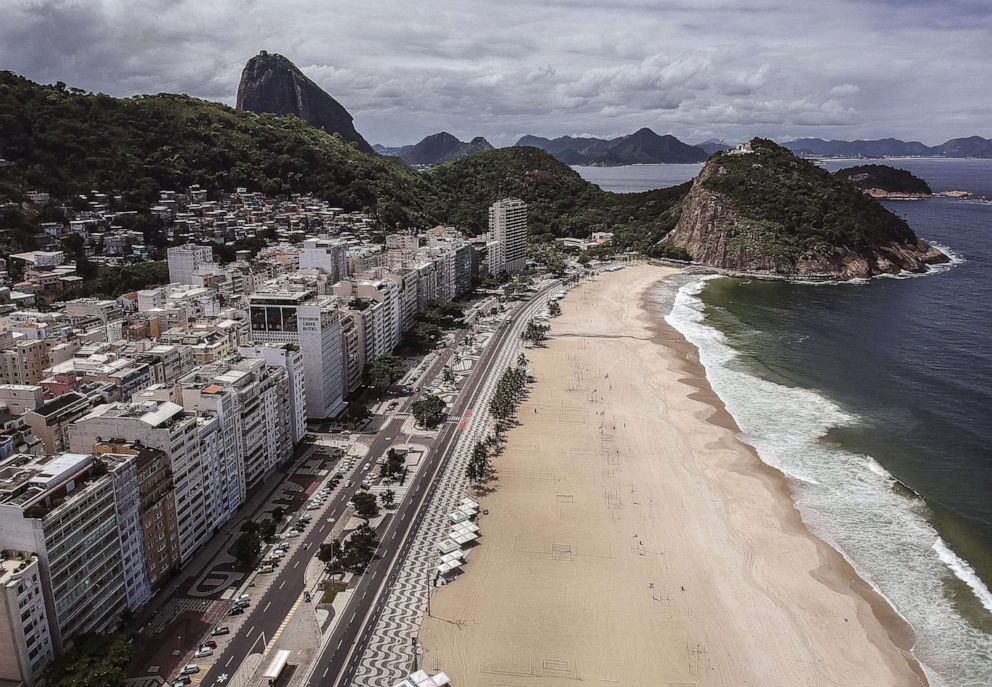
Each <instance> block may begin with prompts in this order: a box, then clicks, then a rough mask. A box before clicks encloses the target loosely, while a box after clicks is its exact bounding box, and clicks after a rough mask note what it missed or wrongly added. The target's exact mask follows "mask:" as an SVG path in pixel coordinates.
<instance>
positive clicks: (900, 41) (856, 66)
mask: <svg viewBox="0 0 992 687" xmlns="http://www.w3.org/2000/svg"><path fill="white" fill-rule="evenodd" d="M990 33H992V9H990V6H989V5H988V4H987V3H982V2H974V1H973V0H947V1H946V2H942V3H927V2H904V1H902V0H822V1H821V2H817V3H796V2H791V1H790V0H751V1H750V2H748V3H746V4H744V3H737V2H733V0H612V1H611V2H602V1H601V0H502V1H501V2H499V3H494V2H491V1H490V0H460V1H459V2H457V3H452V2H449V1H448V0H420V1H419V2H417V3H408V2H401V1H400V0H336V1H335V2H334V3H327V2H325V1H323V0H249V1H246V0H211V2H202V0H179V1H178V2H176V1H169V0H128V1H125V0H6V2H5V3H4V10H3V21H2V22H0V65H2V66H3V67H4V68H10V69H13V70H15V71H18V72H20V73H23V74H25V75H26V76H28V77H29V78H33V79H36V80H39V81H43V82H53V81H56V80H62V81H65V82H67V83H70V84H72V85H77V86H80V87H83V88H87V89H91V90H95V91H103V92H107V93H111V94H114V95H122V96H123V95H130V94H134V93H141V92H159V91H182V92H188V93H190V94H192V95H196V96H198V97H204V98H209V99H214V100H222V101H224V102H227V103H229V104H233V101H234V96H235V93H236V90H237V82H238V78H239V75H240V70H241V66H242V65H243V63H244V62H245V60H247V59H248V57H250V56H251V55H253V54H254V53H256V52H257V51H258V50H260V49H265V50H269V51H272V52H280V53H282V54H285V55H286V56H287V57H289V58H290V59H292V60H293V61H294V62H296V64H297V65H299V66H300V68H301V69H303V70H304V72H306V73H307V74H308V75H309V76H310V77H311V78H312V79H314V80H315V81H316V82H317V83H319V84H320V85H321V86H323V87H324V88H326V89H327V90H328V91H329V92H330V93H331V94H332V95H333V96H334V97H335V98H337V99H338V100H340V101H341V102H342V104H343V105H345V107H347V108H348V109H349V110H350V111H351V112H352V114H353V115H354V116H355V122H356V125H357V127H358V128H359V130H360V131H362V132H363V133H364V134H365V135H366V137H367V138H368V139H369V140H371V141H381V142H385V143H390V144H396V143H408V142H412V141H415V140H417V139H419V138H421V137H422V136H424V135H426V134H430V133H433V132H436V131H440V130H442V129H444V130H448V131H451V132H452V133H455V134H456V135H459V136H461V137H463V138H465V137H469V136H474V135H480V134H481V135H486V136H487V137H489V138H490V139H491V140H492V141H493V142H494V143H497V144H506V143H511V142H512V141H513V140H514V139H515V137H516V136H517V135H518V134H520V133H525V132H526V133H536V134H543V135H560V134H563V133H566V132H569V131H585V132H588V133H591V134H594V135H601V136H609V135H615V134H617V133H627V132H629V131H632V130H634V129H636V128H639V127H641V126H651V127H652V128H654V129H656V130H657V131H659V132H661V131H668V130H671V131H673V132H674V133H675V134H676V135H678V136H680V137H682V138H686V139H688V140H699V139H701V138H709V137H713V136H716V137H722V138H729V139H741V138H745V137H747V136H751V135H755V134H761V135H766V136H774V137H781V136H783V135H784V134H786V133H788V134H789V135H818V136H829V137H838V138H853V137H872V136H883V135H895V136H902V137H906V138H916V139H920V140H923V141H925V142H929V143H936V142H940V141H942V140H944V139H946V138H949V137H951V136H957V135H967V134H975V133H977V134H980V135H986V136H988V135H992V131H990V130H989V129H988V128H987V127H988V126H989V124H988V122H989V110H990V108H989V105H988V96H987V93H986V89H983V88H979V87H976V85H978V84H983V83H986V82H987V80H988V74H987V70H988V67H987V65H988V64H992V46H990V43H992V42H990V41H989V40H988V36H989V35H990Z"/></svg>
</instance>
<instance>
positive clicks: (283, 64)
mask: <svg viewBox="0 0 992 687" xmlns="http://www.w3.org/2000/svg"><path fill="white" fill-rule="evenodd" d="M237 108H238V109H239V110H246V111H248V112H256V113H259V114H262V113H268V114H278V115H295V116H297V117H299V118H300V119H302V120H303V121H305V122H307V123H308V124H310V125H312V126H315V127H317V128H318V129H323V130H324V131H326V132H327V133H329V134H338V135H339V136H341V138H343V139H344V140H345V141H349V142H352V143H355V144H356V145H357V146H358V148H359V150H361V151H363V152H366V153H371V152H373V151H372V146H370V145H369V144H368V143H367V142H366V140H365V139H364V138H362V135H361V134H360V133H358V131H357V130H356V129H355V126H354V124H353V120H352V116H351V114H350V113H349V112H348V111H347V110H346V109H345V108H344V107H343V106H342V105H341V103H339V102H338V101H337V100H335V99H334V98H332V97H331V96H330V95H328V93H327V92H326V91H324V90H323V89H322V88H321V87H320V86H318V85H317V84H316V83H314V82H313V81H312V80H310V79H309V78H307V76H306V75H305V74H304V73H303V72H302V71H300V69H299V68H298V67H297V66H296V65H295V64H293V63H292V62H291V61H290V60H289V59H288V58H286V57H283V56H282V55H279V54H277V53H270V52H266V51H265V50H262V51H261V52H259V53H258V54H257V55H255V56H254V57H252V58H251V59H250V60H248V63H247V64H246V65H245V68H244V71H242V72H241V83H240V84H238V102H237Z"/></svg>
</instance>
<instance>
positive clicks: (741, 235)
mask: <svg viewBox="0 0 992 687" xmlns="http://www.w3.org/2000/svg"><path fill="white" fill-rule="evenodd" d="M661 244H662V245H669V246H675V247H680V248H683V249H685V250H686V251H688V253H689V254H690V255H691V256H692V259H693V260H694V261H696V262H699V263H701V264H704V265H710V266H713V267H719V268H723V269H727V270H732V271H736V272H741V273H748V274H755V275H759V276H760V275H762V274H766V275H768V276H769V277H772V276H775V277H795V278H809V279H854V278H866V277H872V276H875V275H878V274H895V273H899V272H903V271H908V272H924V271H926V270H927V269H928V265H932V264H937V263H943V262H947V261H948V258H947V256H946V255H944V254H943V253H941V252H940V251H939V250H937V249H936V248H934V247H933V246H930V245H929V244H927V243H926V242H925V241H922V240H920V239H919V238H917V236H916V235H915V234H914V233H913V231H912V229H910V228H909V226H908V225H906V223H905V222H904V221H903V220H901V219H900V218H899V217H897V216H895V215H894V214H892V213H890V212H889V211H888V210H886V209H885V208H884V207H882V206H881V205H880V204H878V203H877V202H876V201H875V200H873V199H871V198H868V197H867V196H865V195H864V194H863V193H862V192H860V191H859V190H857V189H856V188H854V187H853V186H851V185H850V184H848V183H846V182H843V181H841V180H839V179H835V178H832V177H831V176H830V174H829V173H827V172H826V171H824V170H822V169H820V168H818V167H816V166H815V165H813V164H811V163H809V162H806V161H803V160H800V159H798V158H796V157H795V156H793V155H792V154H791V153H789V152H788V151H787V150H785V149H784V148H781V147H779V146H777V145H775V144H774V143H772V142H771V141H762V140H760V139H755V141H752V152H750V153H744V154H741V155H731V154H727V153H721V154H718V155H716V156H714V157H713V158H712V159H711V160H710V161H709V162H708V163H707V164H706V165H705V166H704V167H703V169H702V171H701V172H700V173H699V176H697V177H696V179H695V181H694V182H693V185H692V190H691V191H690V192H689V195H688V196H687V197H686V199H685V201H684V202H683V205H682V215H681V217H680V218H679V221H678V223H677V224H676V226H675V229H673V230H672V231H671V233H669V234H668V236H666V237H665V238H664V240H663V241H662V242H661Z"/></svg>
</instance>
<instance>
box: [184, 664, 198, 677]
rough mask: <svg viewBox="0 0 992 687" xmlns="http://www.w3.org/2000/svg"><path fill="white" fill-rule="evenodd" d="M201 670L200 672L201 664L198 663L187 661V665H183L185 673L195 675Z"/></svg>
mask: <svg viewBox="0 0 992 687" xmlns="http://www.w3.org/2000/svg"><path fill="white" fill-rule="evenodd" d="M199 672H200V666H198V665H196V664H195V663H187V664H186V665H185V666H183V669H182V671H181V673H182V674H183V675H193V674H194V673H199Z"/></svg>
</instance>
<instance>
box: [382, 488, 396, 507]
mask: <svg viewBox="0 0 992 687" xmlns="http://www.w3.org/2000/svg"><path fill="white" fill-rule="evenodd" d="M379 503H381V504H382V507H383V508H392V507H393V504H394V503H396V492H395V491H393V490H392V489H386V490H385V491H383V492H380V493H379Z"/></svg>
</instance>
